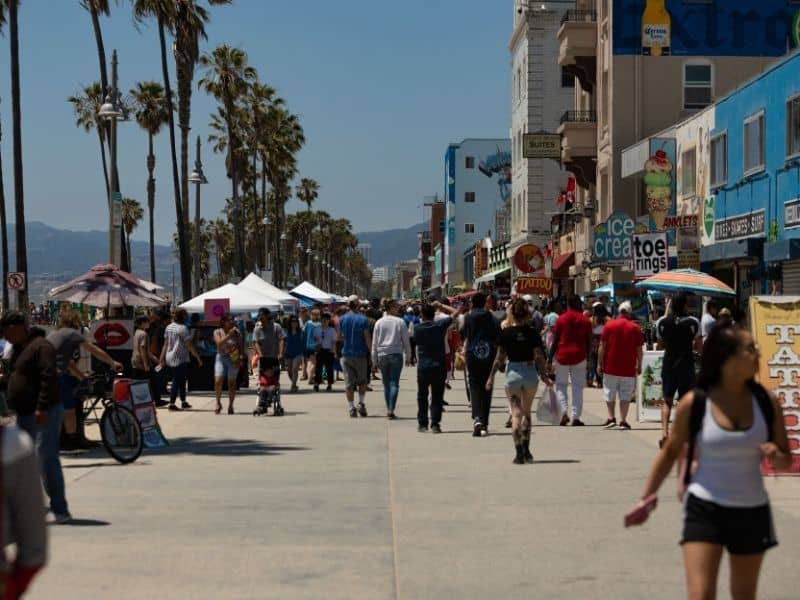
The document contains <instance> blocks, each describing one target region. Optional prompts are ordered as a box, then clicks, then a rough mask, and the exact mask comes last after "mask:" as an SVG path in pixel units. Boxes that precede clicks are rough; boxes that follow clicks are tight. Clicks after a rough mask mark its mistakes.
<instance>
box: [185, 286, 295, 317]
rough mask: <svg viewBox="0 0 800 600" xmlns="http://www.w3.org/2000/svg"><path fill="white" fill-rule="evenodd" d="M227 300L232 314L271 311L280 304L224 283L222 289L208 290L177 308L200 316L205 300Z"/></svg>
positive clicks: (267, 297) (245, 289) (276, 308)
mask: <svg viewBox="0 0 800 600" xmlns="http://www.w3.org/2000/svg"><path fill="white" fill-rule="evenodd" d="M222 298H227V299H228V300H229V301H230V305H231V306H230V310H231V313H233V314H238V313H245V312H255V311H257V310H259V309H262V308H268V309H270V310H272V311H279V310H280V309H281V305H280V302H278V301H277V300H275V299H274V298H270V297H269V296H264V295H263V294H259V293H258V292H254V291H253V290H250V289H248V288H243V287H239V286H238V285H235V284H233V283H226V284H225V285H223V286H222V287H218V288H216V289H213V290H209V291H208V292H205V293H203V294H200V295H199V296H196V297H194V298H192V299H191V300H187V301H186V302H184V303H183V304H181V305H180V306H179V308H184V309H186V310H187V311H189V312H190V313H199V314H202V313H203V311H204V309H205V301H206V300H216V299H222Z"/></svg>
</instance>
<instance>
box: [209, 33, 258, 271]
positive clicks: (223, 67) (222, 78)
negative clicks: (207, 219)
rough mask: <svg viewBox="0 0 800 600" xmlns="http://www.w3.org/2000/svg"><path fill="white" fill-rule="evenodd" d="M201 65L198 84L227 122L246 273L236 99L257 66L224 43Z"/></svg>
mask: <svg viewBox="0 0 800 600" xmlns="http://www.w3.org/2000/svg"><path fill="white" fill-rule="evenodd" d="M200 65H201V66H202V67H203V68H204V70H205V72H204V75H203V78H202V79H201V80H200V82H199V85H200V87H202V88H203V89H205V90H206V91H207V92H208V93H209V94H211V95H212V96H214V97H215V98H216V99H217V100H218V101H219V102H220V104H221V105H222V109H223V110H222V117H223V119H224V121H225V124H226V128H227V131H226V135H227V149H228V160H227V164H228V165H229V168H228V171H229V172H228V176H229V177H230V178H231V190H232V192H233V196H232V202H233V209H234V223H233V232H234V236H235V237H236V241H235V252H236V274H237V275H238V276H239V277H244V247H243V243H242V241H243V240H242V231H241V228H242V223H241V220H240V219H241V214H240V210H239V209H240V207H239V184H238V181H237V174H238V173H237V171H238V170H239V169H238V168H237V164H236V163H237V162H238V160H239V159H240V158H241V156H240V155H239V152H240V151H241V150H242V145H241V136H240V133H241V132H240V131H237V128H236V127H235V124H236V109H237V107H236V103H237V102H238V101H239V100H240V99H241V98H242V96H243V95H244V94H245V92H246V91H247V88H248V86H249V85H250V84H251V83H252V82H254V81H255V80H256V70H255V69H254V68H253V67H251V66H250V65H249V64H248V62H247V54H246V53H245V52H244V50H241V49H240V48H234V47H231V46H228V45H227V44H224V45H222V46H219V47H217V48H215V49H214V51H213V52H212V53H211V54H204V55H203V56H201V57H200Z"/></svg>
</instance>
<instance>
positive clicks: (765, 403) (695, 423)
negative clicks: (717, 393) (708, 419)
mask: <svg viewBox="0 0 800 600" xmlns="http://www.w3.org/2000/svg"><path fill="white" fill-rule="evenodd" d="M748 385H749V387H750V390H751V391H752V392H753V395H754V396H755V397H756V402H757V403H758V408H760V409H761V414H762V416H763V417H764V421H765V422H766V424H767V441H769V442H771V441H773V438H774V431H773V420H774V418H775V407H774V405H773V404H772V399H771V398H770V397H769V393H767V390H765V389H764V386H762V385H761V384H760V383H756V382H755V381H751V382H750V383H749V384H748ZM705 416H706V392H705V390H704V389H702V388H699V387H696V388H695V389H694V400H693V401H692V412H691V415H690V416H689V450H688V451H687V453H686V465H687V468H686V470H685V471H684V475H683V484H684V486H686V487H688V486H689V482H690V481H691V480H692V469H691V464H692V461H693V460H694V448H695V443H696V441H697V434H698V433H700V430H701V429H702V428H703V419H704V418H705Z"/></svg>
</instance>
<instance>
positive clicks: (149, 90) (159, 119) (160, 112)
mask: <svg viewBox="0 0 800 600" xmlns="http://www.w3.org/2000/svg"><path fill="white" fill-rule="evenodd" d="M130 94H131V97H132V98H133V101H134V103H135V108H136V122H137V123H138V124H139V127H141V128H142V129H144V130H145V131H146V132H147V149H148V151H147V210H148V212H149V226H150V236H149V244H150V281H152V282H155V280H156V257H155V235H154V220H153V211H154V209H155V198H156V180H155V178H154V177H153V171H154V170H155V166H156V157H155V154H154V153H153V138H154V137H155V136H156V135H158V133H159V132H160V131H161V128H162V127H163V126H164V125H166V124H167V123H168V122H169V118H170V114H169V113H170V112H171V110H170V109H171V106H172V103H171V102H170V101H169V99H168V98H167V95H166V92H165V91H164V86H162V85H161V84H160V83H158V82H156V81H140V82H138V83H137V84H136V87H135V88H134V89H132V90H131V92H130ZM178 245H179V246H180V243H179V244H178Z"/></svg>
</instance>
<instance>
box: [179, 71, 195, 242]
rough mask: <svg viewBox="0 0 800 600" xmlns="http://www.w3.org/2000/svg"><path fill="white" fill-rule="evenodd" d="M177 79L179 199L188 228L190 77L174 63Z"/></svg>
mask: <svg viewBox="0 0 800 600" xmlns="http://www.w3.org/2000/svg"><path fill="white" fill-rule="evenodd" d="M176 69H177V77H178V124H179V127H180V130H181V197H182V198H183V218H184V219H185V223H184V225H185V226H186V227H188V226H189V130H190V129H191V128H190V126H189V122H190V119H191V111H192V77H191V73H188V72H187V71H188V70H189V69H187V67H186V66H185V65H184V64H183V63H182V62H181V61H176Z"/></svg>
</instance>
